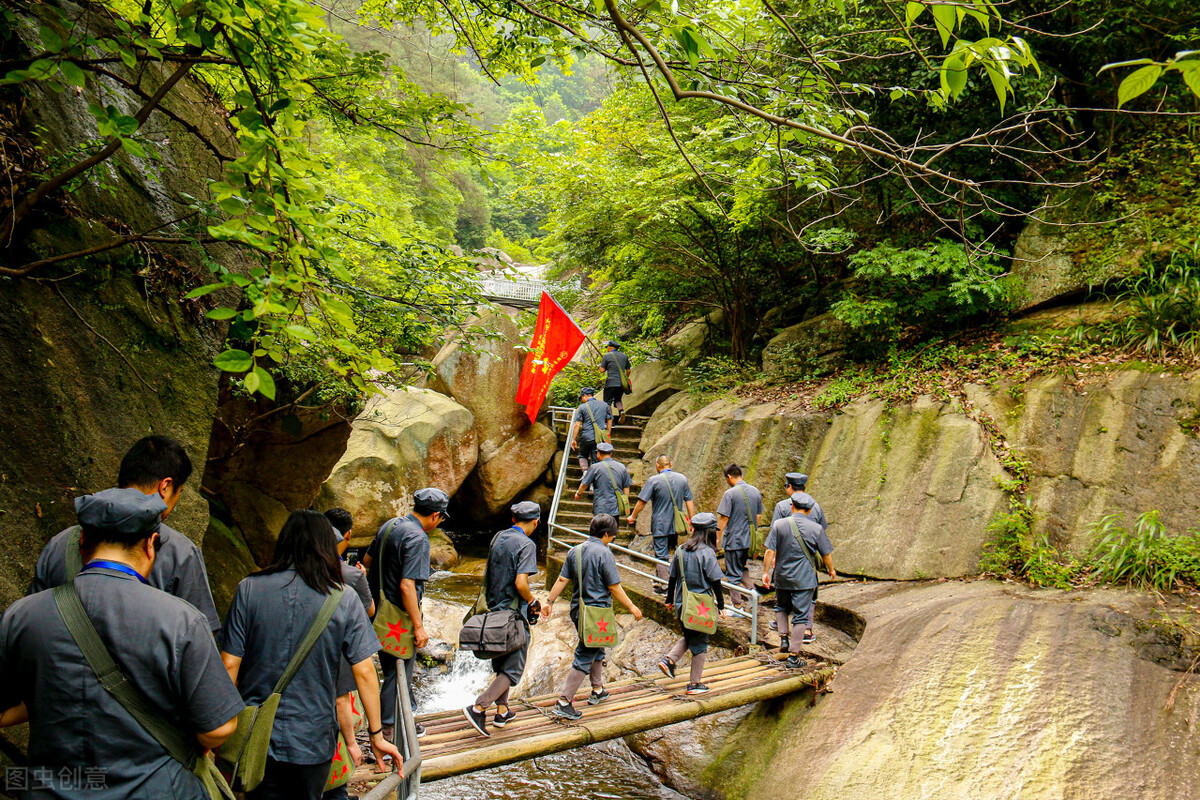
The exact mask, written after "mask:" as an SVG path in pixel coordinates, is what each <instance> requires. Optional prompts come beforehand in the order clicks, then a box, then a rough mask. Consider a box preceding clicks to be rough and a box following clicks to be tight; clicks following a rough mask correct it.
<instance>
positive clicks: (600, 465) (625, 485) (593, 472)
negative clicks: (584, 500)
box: [575, 442, 633, 517]
mask: <svg viewBox="0 0 1200 800" xmlns="http://www.w3.org/2000/svg"><path fill="white" fill-rule="evenodd" d="M612 452H613V446H612V445H611V444H609V443H608V442H601V443H600V444H598V445H596V463H594V464H592V466H591V467H589V468H588V471H587V472H585V473H584V474H583V480H581V481H580V482H579V488H578V489H576V490H575V499H576V500H578V499H579V495H581V494H583V490H584V488H590V489H591V490H592V513H593V514H611V515H612V516H614V517H619V516H620V515H621V507H620V505H619V504H618V502H617V494H618V493H619V494H623V495H625V502H626V506H625V507H626V508H628V507H629V505H628V503H629V487H630V486H633V479H632V478H631V477H629V470H627V469H626V468H625V465H624V464H622V463H621V462H620V461H617V460H616V459H614V458H613V457H612Z"/></svg>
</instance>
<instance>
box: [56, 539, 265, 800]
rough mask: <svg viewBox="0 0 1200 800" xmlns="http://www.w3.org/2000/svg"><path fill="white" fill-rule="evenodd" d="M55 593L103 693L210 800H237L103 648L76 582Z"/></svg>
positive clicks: (210, 764) (190, 741)
mask: <svg viewBox="0 0 1200 800" xmlns="http://www.w3.org/2000/svg"><path fill="white" fill-rule="evenodd" d="M73 536H74V537H75V545H76V550H75V552H76V553H78V552H79V548H78V545H79V538H78V537H79V533H78V531H75V532H74V534H73ZM68 563H69V559H68ZM76 572H78V570H76ZM53 593H54V594H53V597H54V604H55V605H56V606H58V613H59V615H60V616H61V617H62V620H63V622H65V623H66V625H67V630H68V631H70V633H71V638H72V639H74V640H75V644H76V646H78V647H79V650H80V652H82V653H83V657H84V658H85V659H86V660H87V662H88V666H90V667H91V668H92V672H93V673H95V675H96V679H97V680H98V681H100V685H101V686H103V687H104V690H105V691H106V692H108V693H109V694H110V695H112V697H113V699H115V700H116V701H117V702H118V703H120V704H121V707H122V708H124V709H125V710H126V711H127V712H129V716H131V717H133V718H134V719H135V720H137V722H138V724H139V725H141V726H142V728H144V729H145V731H146V733H148V734H150V735H151V736H152V737H154V739H155V741H157V742H158V743H159V744H160V745H162V748H163V749H164V750H166V751H167V753H168V754H170V756H171V757H172V758H174V759H175V760H176V761H178V762H179V763H180V764H183V766H184V767H186V768H187V769H188V770H189V771H191V773H192V774H193V775H195V776H196V777H197V778H198V779H199V780H200V782H201V783H202V784H204V789H205V791H206V792H207V793H208V796H209V798H210V799H211V800H234V796H233V791H232V790H230V788H229V784H228V783H226V782H225V778H224V777H222V776H221V773H220V772H219V771H218V770H217V765H216V764H214V763H213V761H212V759H210V758H209V757H208V756H207V755H206V754H205V753H204V752H203V751H201V750H200V748H199V746H198V745H197V743H196V741H195V739H194V738H189V737H188V736H187V735H185V734H184V733H183V732H182V731H180V730H179V728H178V727H177V726H176V723H175V722H173V721H171V720H168V719H167V718H166V717H164V716H163V715H162V713H161V712H160V711H159V710H158V709H156V708H155V707H154V706H153V705H152V704H151V703H150V701H149V700H147V699H146V696H145V695H143V694H142V692H141V691H140V690H139V689H138V688H137V686H135V685H134V684H133V683H132V682H131V681H130V680H129V679H128V678H126V677H125V673H123V672H122V671H121V668H120V667H118V666H117V662H116V661H114V660H113V657H112V654H111V653H109V652H108V648H107V647H105V646H104V642H103V640H101V638H100V634H99V633H97V632H96V626H95V625H93V624H92V620H91V619H90V618H89V617H88V615H87V611H86V610H84V607H83V601H81V600H80V599H79V593H78V592H77V591H76V589H75V581H74V579H72V580H69V581H67V582H66V583H64V584H61V585H59V586H56V587H55V588H54V589H53ZM239 716H240V715H239ZM264 763H265V755H264Z"/></svg>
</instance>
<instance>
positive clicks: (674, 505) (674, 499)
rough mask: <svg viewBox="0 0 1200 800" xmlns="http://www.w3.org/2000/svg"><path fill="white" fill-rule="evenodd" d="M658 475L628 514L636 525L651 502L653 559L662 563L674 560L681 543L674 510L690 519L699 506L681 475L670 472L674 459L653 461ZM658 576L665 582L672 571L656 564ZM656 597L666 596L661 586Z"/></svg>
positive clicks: (631, 524)
mask: <svg viewBox="0 0 1200 800" xmlns="http://www.w3.org/2000/svg"><path fill="white" fill-rule="evenodd" d="M654 464H655V467H656V468H657V469H658V474H657V475H655V476H653V477H652V478H650V480H648V481H646V483H645V485H643V486H642V491H641V494H639V495H638V501H637V505H635V506H634V507H633V513H631V514H630V515H629V524H630V526H633V525H636V524H637V517H638V514H640V513H642V509H643V508H645V507H646V503H650V536H651V537H652V538H651V541H652V542H653V543H654V556H655V557H656V558H660V559H662V560H663V561H667V560H668V559H670V558H671V553H672V552H674V550H675V546H676V545H677V544H678V543H679V535H678V534H677V533H675V511H676V509H678V510H679V511H681V512H683V511H684V509H687V510H686V514H685V515H686V517H687V518H688V519H691V518H692V517H694V516H695V515H696V506H695V504H694V503H693V501H692V487H691V486H690V485H689V484H688V479H687V477H686V476H684V475H683V474H682V473H679V472H674V471H673V470H672V469H671V458H670V456H667V455H661V456H659V457H658V459H657V460H656V461H655V462H654ZM654 572H655V574H656V575H657V576H658V577H659V578H661V579H662V580H663V581H666V579H667V575H669V574H670V571H669V569H668V567H667V565H666V564H656V565H655V567H654ZM654 591H655V592H656V593H657V594H666V593H667V590H666V588H664V587H663V586H660V585H659V584H657V583H655V584H654Z"/></svg>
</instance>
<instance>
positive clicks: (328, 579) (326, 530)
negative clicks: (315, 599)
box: [254, 509, 342, 594]
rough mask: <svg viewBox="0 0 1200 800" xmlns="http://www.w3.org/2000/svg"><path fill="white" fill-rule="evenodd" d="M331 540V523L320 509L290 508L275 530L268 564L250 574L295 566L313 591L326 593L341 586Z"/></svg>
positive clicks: (335, 551) (340, 572)
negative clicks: (273, 549)
mask: <svg viewBox="0 0 1200 800" xmlns="http://www.w3.org/2000/svg"><path fill="white" fill-rule="evenodd" d="M333 540H334V536H333V525H332V524H331V523H330V522H329V520H328V519H326V518H325V515H324V514H322V513H321V512H320V511H313V510H311V509H305V510H302V511H293V512H292V513H291V516H289V517H288V518H287V522H285V523H283V528H282V529H280V531H279V539H278V540H277V541H276V542H275V555H274V557H273V558H272V560H271V563H270V564H268V565H267V566H265V567H263V568H262V569H261V570H259V571H258V572H256V573H254V574H255V575H270V574H271V573H273V572H283V571H284V570H285V569H291V568H295V570H296V574H297V575H299V576H300V578H301V579H302V580H303V581H304V582H305V583H307V584H308V585H309V587H310V588H311V589H312V590H313V591H315V592H319V593H320V594H329V590H330V589H333V588H335V587H338V586H341V585H342V565H341V563H340V559H339V558H338V554H337V547H336V546H335V544H334V541H333Z"/></svg>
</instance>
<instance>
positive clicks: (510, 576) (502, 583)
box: [463, 500, 542, 736]
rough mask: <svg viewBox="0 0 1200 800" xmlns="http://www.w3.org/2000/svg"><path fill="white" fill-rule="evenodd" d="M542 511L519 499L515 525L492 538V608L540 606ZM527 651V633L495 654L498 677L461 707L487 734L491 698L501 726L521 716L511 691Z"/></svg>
mask: <svg viewBox="0 0 1200 800" xmlns="http://www.w3.org/2000/svg"><path fill="white" fill-rule="evenodd" d="M541 517H542V509H541V507H540V506H539V505H538V504H537V503H532V502H530V501H528V500H525V501H523V502H520V503H517V504H516V505H514V506H513V507H512V527H511V528H508V529H507V530H503V531H501V532H500V533H498V534H496V538H495V539H494V540H493V541H492V547H491V550H490V551H489V552H488V561H487V572H486V573H485V580H486V586H484V601H485V602H486V603H487V607H488V609H489V610H491V611H499V610H501V609H506V608H512V609H514V610H516V611H517V613H518V614H519V615H520V617H521V619H522V620H526V621H527V620H529V618H530V614H531V613H534V614H536V613H538V612H539V611H541V607H540V606H539V605H538V603H537V600H536V599H535V598H534V596H533V592H532V591H531V590H530V588H529V576H530V575H536V574H537V571H538V565H537V545H535V544H534V542H533V538H532V537H533V532H534V531H536V530H537V526H538V520H539V519H541ZM531 606H532V607H533V610H532V612H531V611H530V607H531ZM526 630H528V628H526ZM528 655H529V639H528V638H526V639H525V645H524V646H523V647H520V648H518V649H517V650H514V651H513V652H511V653H509V654H508V655H504V656H501V657H500V658H493V659H492V671H493V672H495V673H496V677H495V678H493V679H492V683H491V685H490V686H488V688H487V689H485V690H484V692H483V694H481V695H479V697H478V698H476V700H475V704H474V705H470V706H467V707H466V708H464V709H463V716H465V717H466V718H467V722H470V723H471V725H472V726H473V727H474V728H475V730H477V731H479V732H480V733H482V734H483V735H484V736H491V734H490V733H488V729H487V710H488V707H489V706H490V705H491V704H492V703H495V704H496V716H495V718H494V719H493V720H492V722H493V723H495V725H496V727H497V728H503V727H504V726H505V725H507V724H508V723H509V722H511V721H512V720H513V719H514V718H515V717H516V716H517V712H515V711H513V710H512V709H511V708H509V707H508V692H509V689H511V688H512V687H514V686H516V685H517V682H518V681H520V680H521V675H522V673H524V672H525V659H526V657H527V656H528Z"/></svg>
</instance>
